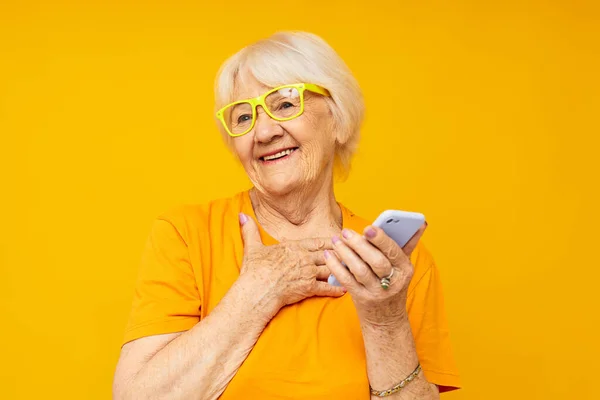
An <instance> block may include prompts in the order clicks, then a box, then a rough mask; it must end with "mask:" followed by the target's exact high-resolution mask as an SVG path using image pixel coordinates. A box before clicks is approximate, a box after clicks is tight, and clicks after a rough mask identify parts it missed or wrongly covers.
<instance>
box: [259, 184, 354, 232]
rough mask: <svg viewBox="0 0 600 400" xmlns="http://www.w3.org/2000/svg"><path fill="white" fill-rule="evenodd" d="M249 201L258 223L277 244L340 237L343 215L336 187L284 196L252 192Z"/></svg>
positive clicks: (300, 191) (316, 186)
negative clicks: (334, 189)
mask: <svg viewBox="0 0 600 400" xmlns="http://www.w3.org/2000/svg"><path fill="white" fill-rule="evenodd" d="M250 199H251V201H252V207H253V208H254V213H255V214H256V218H257V219H258V223H259V224H260V225H261V226H262V228H263V229H264V230H265V231H267V232H268V233H269V234H270V235H271V236H272V237H273V238H275V239H276V240H278V241H283V240H300V239H305V238H310V237H326V236H331V235H334V234H339V232H340V229H341V228H342V211H341V209H340V207H339V205H338V204H337V201H336V199H335V195H334V193H333V183H329V184H325V185H315V186H313V187H312V188H310V187H306V188H301V189H299V190H295V191H292V192H290V193H287V194H285V195H272V194H269V193H263V192H260V191H259V190H257V189H256V188H252V189H251V190H250Z"/></svg>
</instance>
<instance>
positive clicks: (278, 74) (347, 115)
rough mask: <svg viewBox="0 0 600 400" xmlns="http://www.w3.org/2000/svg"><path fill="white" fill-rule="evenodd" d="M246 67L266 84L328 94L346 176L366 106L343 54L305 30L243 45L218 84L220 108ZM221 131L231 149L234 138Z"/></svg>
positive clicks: (341, 168)
mask: <svg viewBox="0 0 600 400" xmlns="http://www.w3.org/2000/svg"><path fill="white" fill-rule="evenodd" d="M242 69H246V70H247V71H249V72H250V73H251V74H252V76H253V77H254V78H255V79H256V80H257V81H258V82H260V83H261V84H263V85H264V86H268V87H277V86H280V85H285V84H288V83H300V82H304V83H313V84H316V85H319V86H322V87H324V88H326V89H327V90H329V93H330V94H331V97H326V98H325V99H326V101H327V102H328V105H329V108H330V110H331V112H332V115H333V118H334V122H335V124H334V126H335V129H336V130H337V131H336V133H337V135H338V137H339V140H338V143H337V146H336V154H335V159H336V167H337V168H336V170H337V172H338V173H339V174H340V175H342V176H344V175H346V174H347V172H348V171H349V168H350V161H351V159H352V156H353V154H354V152H355V151H356V148H357V145H358V140H359V137H360V127H361V124H362V121H363V118H364V112H365V105H364V100H363V96H362V92H361V90H360V87H359V85H358V82H357V81H356V79H355V78H354V76H353V75H352V72H351V71H350V69H349V68H348V66H347V65H346V64H345V63H344V61H343V60H342V59H341V58H340V56H339V55H338V54H337V53H336V52H335V50H333V48H331V46H329V44H327V42H325V41H324V40H323V39H321V38H320V37H319V36H317V35H314V34H312V33H306V32H277V33H275V34H273V35H272V36H270V37H268V38H265V39H262V40H259V41H258V42H256V43H253V44H251V45H249V46H246V47H244V48H243V49H241V50H240V51H238V52H237V53H236V54H234V55H233V56H231V57H230V58H229V59H228V60H226V61H225V62H224V63H223V65H222V66H221V68H220V70H219V73H218V74H217V79H216V82H215V103H216V104H215V110H218V109H220V108H221V107H223V106H225V105H227V104H229V103H231V102H233V101H235V100H239V99H234V95H235V88H236V84H239V83H240V82H239V79H241V77H240V72H241V71H242ZM218 125H219V129H220V131H221V134H222V135H223V138H224V140H225V142H226V144H227V145H228V147H229V148H232V140H233V138H231V137H230V136H229V135H228V134H227V132H226V131H225V129H224V128H223V126H222V125H221V124H220V123H219V124H218Z"/></svg>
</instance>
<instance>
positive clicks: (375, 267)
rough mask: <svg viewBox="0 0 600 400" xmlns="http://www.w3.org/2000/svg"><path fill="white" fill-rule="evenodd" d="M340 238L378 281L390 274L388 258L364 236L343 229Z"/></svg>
mask: <svg viewBox="0 0 600 400" xmlns="http://www.w3.org/2000/svg"><path fill="white" fill-rule="evenodd" d="M342 240H343V241H344V243H346V245H347V246H348V247H350V248H351V249H352V250H353V251H354V252H355V253H356V254H357V255H358V256H359V257H360V258H361V259H362V260H363V261H364V262H365V263H366V264H367V265H368V266H369V267H370V268H371V270H372V271H373V272H374V273H375V275H377V277H378V280H379V281H380V280H381V278H384V277H386V276H389V275H390V274H391V272H392V268H393V267H392V263H391V262H390V260H389V259H388V258H387V257H386V255H385V254H383V252H382V251H381V250H379V249H378V248H377V247H375V246H374V245H373V244H371V243H370V242H369V241H368V240H367V239H366V238H365V237H364V236H362V235H359V234H358V233H356V232H354V231H353V230H350V229H344V230H343V231H342Z"/></svg>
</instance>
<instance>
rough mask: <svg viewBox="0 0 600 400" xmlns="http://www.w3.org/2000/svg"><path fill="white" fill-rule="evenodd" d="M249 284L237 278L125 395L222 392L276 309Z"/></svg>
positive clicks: (136, 378)
mask: <svg viewBox="0 0 600 400" xmlns="http://www.w3.org/2000/svg"><path fill="white" fill-rule="evenodd" d="M246 287H247V286H245V285H244V284H243V283H242V282H241V281H240V280H238V281H237V282H236V283H235V284H234V285H233V286H232V288H231V289H230V290H229V292H228V293H227V294H226V295H225V296H224V297H223V299H222V300H221V301H220V302H219V304H218V305H217V307H215V309H214V310H213V311H212V312H211V313H210V315H209V316H207V317H206V318H204V319H203V320H202V321H200V322H199V323H198V324H197V325H196V326H194V327H193V328H192V329H190V330H189V331H187V332H185V333H183V334H181V335H180V336H178V337H177V338H175V339H174V340H173V341H171V342H170V343H169V344H168V345H166V346H165V347H164V348H163V349H161V350H160V351H158V352H157V353H156V354H155V355H154V356H153V357H152V358H150V359H149V360H148V361H147V362H146V363H145V364H144V366H143V367H142V369H141V370H140V371H139V372H138V373H137V374H136V375H135V376H134V378H133V379H132V381H131V382H130V384H129V385H128V390H127V393H128V395H126V396H125V398H127V399H138V398H139V399H155V398H160V399H189V398H195V399H216V398H217V397H219V396H220V395H221V393H222V392H223V391H224V390H225V388H226V387H227V385H228V383H229V381H230V380H231V379H232V378H233V377H234V375H235V374H236V372H237V370H238V369H239V367H240V365H241V364H242V362H243V361H244V360H245V359H246V357H247V356H248V354H249V353H250V351H251V350H252V348H253V347H254V344H255V343H256V341H257V340H258V338H259V336H260V334H261V332H262V331H263V329H264V327H265V326H266V324H267V323H268V322H269V320H270V318H271V317H272V315H274V312H276V311H274V306H273V302H272V301H270V299H267V298H265V297H259V296H260V295H258V296H257V295H256V294H255V293H251V292H250V290H249V289H246Z"/></svg>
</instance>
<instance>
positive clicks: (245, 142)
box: [233, 134, 253, 165]
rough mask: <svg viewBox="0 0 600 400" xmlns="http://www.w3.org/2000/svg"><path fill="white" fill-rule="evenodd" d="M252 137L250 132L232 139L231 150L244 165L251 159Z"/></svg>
mask: <svg viewBox="0 0 600 400" xmlns="http://www.w3.org/2000/svg"><path fill="white" fill-rule="evenodd" d="M252 143H253V142H252V138H251V137H250V134H248V135H244V136H241V137H238V138H235V139H234V140H233V151H234V152H235V154H236V156H237V158H238V159H239V160H240V161H241V162H242V164H244V165H246V164H247V163H249V162H250V161H252Z"/></svg>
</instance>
